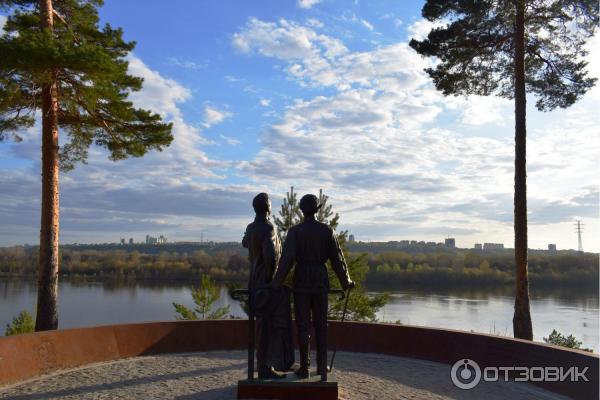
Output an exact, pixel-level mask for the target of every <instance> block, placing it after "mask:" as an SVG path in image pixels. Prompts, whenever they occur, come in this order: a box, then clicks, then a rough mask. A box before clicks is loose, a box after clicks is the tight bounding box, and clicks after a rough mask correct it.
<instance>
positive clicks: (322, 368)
mask: <svg viewBox="0 0 600 400" xmlns="http://www.w3.org/2000/svg"><path fill="white" fill-rule="evenodd" d="M327 372H329V368H328V367H327V354H321V352H318V353H317V375H321V380H322V381H326V380H327Z"/></svg>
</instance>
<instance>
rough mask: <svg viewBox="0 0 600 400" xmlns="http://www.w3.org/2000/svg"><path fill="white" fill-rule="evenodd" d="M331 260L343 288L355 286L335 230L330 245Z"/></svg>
mask: <svg viewBox="0 0 600 400" xmlns="http://www.w3.org/2000/svg"><path fill="white" fill-rule="evenodd" d="M329 260H330V261H331V266H332V267H333V271H334V272H335V274H336V275H337V277H338V279H339V280H340V284H341V285H342V288H344V290H345V289H347V288H348V287H354V282H353V281H352V279H350V274H349V273H348V265H347V264H346V259H345V258H344V253H343V252H342V249H341V247H340V244H339V242H338V240H337V237H336V236H335V233H334V232H333V230H332V231H331V245H330V247H329Z"/></svg>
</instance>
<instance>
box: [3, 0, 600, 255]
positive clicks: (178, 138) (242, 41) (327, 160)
mask: <svg viewBox="0 0 600 400" xmlns="http://www.w3.org/2000/svg"><path fill="white" fill-rule="evenodd" d="M141 5H142V2H139V1H136V0H106V1H105V5H104V6H103V7H102V8H101V10H100V15H101V19H102V22H103V23H104V22H109V23H110V24H111V25H112V26H116V27H122V28H123V30H124V32H125V38H126V39H127V40H135V41H136V42H137V46H136V48H135V50H134V51H133V52H132V54H131V55H130V57H129V70H130V73H131V74H133V75H136V76H140V77H143V78H144V88H143V89H142V90H141V91H140V92H136V93H133V94H132V95H131V99H132V101H133V102H134V104H135V105H136V106H138V107H142V108H145V109H150V110H153V111H154V112H157V113H159V114H161V115H162V116H163V117H164V118H165V119H166V120H168V121H171V122H173V134H174V137H175V139H174V141H173V143H172V144H171V146H170V147H169V148H167V149H165V150H164V151H162V152H153V153H149V154H147V155H146V156H145V157H143V158H134V159H128V160H124V161H118V162H113V161H110V160H108V158H107V155H108V154H107V152H106V151H105V150H103V149H102V148H99V147H92V148H91V151H90V157H89V160H88V163H87V164H85V165H83V164H80V165H78V166H77V167H76V168H75V170H73V171H71V172H67V173H64V174H62V175H61V178H60V179H61V181H60V185H61V187H60V195H61V198H60V205H61V217H60V221H61V243H90V242H94V243H102V242H118V241H119V239H120V238H130V237H132V238H134V240H135V241H136V242H139V241H143V240H144V238H145V235H146V234H150V235H153V236H158V235H164V236H166V237H167V238H168V240H169V241H199V240H200V238H201V237H203V238H204V240H215V241H224V240H240V239H241V237H242V235H243V232H244V229H245V226H246V224H247V223H248V222H250V221H251V220H252V218H253V210H252V207H251V202H252V198H253V196H254V195H256V194H257V193H259V192H263V191H264V192H267V193H269V194H270V195H271V197H272V199H273V209H274V212H275V213H277V212H278V210H279V207H280V205H281V202H282V199H283V197H284V196H285V194H286V192H287V191H288V190H289V188H290V186H294V188H295V190H296V191H297V192H298V193H299V194H300V195H303V194H305V193H318V191H319V189H323V191H324V193H326V194H327V195H328V196H329V198H330V199H329V202H330V204H332V205H333V208H334V211H336V212H338V213H339V214H340V229H347V230H349V231H350V233H352V234H354V235H355V237H356V239H357V240H363V241H387V240H403V239H412V240H425V241H436V242H441V241H443V240H444V238H446V237H454V238H456V242H457V246H459V247H472V246H473V244H474V243H483V242H495V243H504V244H505V246H507V247H513V225H512V223H513V174H514V168H513V163H514V117H513V112H514V106H513V103H512V102H511V101H509V100H506V99H501V98H498V97H477V96H471V97H468V98H465V97H453V96H452V97H444V96H443V95H442V94H441V93H439V92H437V91H436V90H435V88H434V87H433V85H432V83H431V80H430V79H429V78H428V76H427V74H426V73H425V72H424V71H423V69H424V68H426V67H428V66H431V65H433V63H434V62H435V61H434V60H431V59H426V58H423V57H421V56H419V55H418V54H417V53H416V52H414V51H413V50H412V49H411V48H410V47H409V46H408V41H409V40H410V38H411V37H415V38H423V37H424V36H425V35H426V34H427V32H428V31H429V30H430V29H431V27H432V24H431V23H430V22H427V21H425V20H423V19H422V18H421V17H420V9H421V7H422V2H419V1H402V2H399V1H396V0H377V1H368V2H367V1H365V0H355V1H347V0H285V1H283V0H268V1H267V0H265V1H260V2H249V1H233V0H221V1H218V2H216V1H211V2H205V1H194V2H192V1H184V0H172V1H170V2H168V5H167V3H165V2H164V1H159V0H147V1H144V2H143V7H142V6H141ZM5 19H6V18H5V17H3V16H0V26H2V25H3V24H4V21H5ZM589 48H590V54H589V56H588V61H589V63H590V64H589V70H590V73H591V75H593V76H596V77H600V39H599V37H598V36H597V37H594V38H592V39H591V40H590V42H589ZM534 102H535V99H534V98H528V110H527V113H528V114H527V118H528V121H527V122H528V207H529V210H528V213H529V247H530V248H547V245H548V244H549V243H555V244H556V245H557V247H558V248H559V249H571V248H575V249H576V248H577V235H576V233H575V227H574V222H575V220H577V219H580V220H582V221H583V224H584V231H583V246H584V249H585V250H587V251H596V252H597V251H599V250H600V218H599V186H600V178H599V177H600V174H599V172H600V168H599V161H598V160H599V158H598V154H600V135H599V128H598V127H599V126H600V117H599V116H598V110H599V109H600V108H599V105H600V87H596V88H594V89H593V90H591V91H590V92H588V93H587V94H586V95H585V96H584V97H583V98H582V99H581V100H580V101H579V102H578V103H576V104H575V105H574V106H572V107H570V108H568V109H566V110H560V109H559V110H555V111H553V112H550V113H542V112H539V111H537V110H535V108H534V107H533V104H534ZM20 134H21V136H22V137H23V141H22V142H20V143H13V142H3V143H0V202H1V204H2V207H1V208H0V246H6V245H16V244H24V243H29V244H35V243H37V241H38V240H39V239H38V235H39V222H40V212H39V208H40V200H39V199H40V193H41V182H40V146H41V139H40V134H41V128H40V125H39V124H36V126H34V127H33V128H31V129H28V130H25V131H23V132H20ZM60 140H61V143H65V142H66V140H67V136H66V134H65V133H64V132H61V139H60Z"/></svg>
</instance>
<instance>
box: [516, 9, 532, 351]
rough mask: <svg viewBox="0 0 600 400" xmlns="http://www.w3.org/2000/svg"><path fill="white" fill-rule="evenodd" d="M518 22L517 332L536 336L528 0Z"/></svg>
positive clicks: (518, 10) (522, 334)
mask: <svg viewBox="0 0 600 400" xmlns="http://www.w3.org/2000/svg"><path fill="white" fill-rule="evenodd" d="M515 3H516V7H517V10H516V21H515V22H516V24H515V266H516V277H515V283H516V293H515V314H514V317H513V331H514V336H515V337H516V338H520V339H528V340H532V339H533V331H532V328H531V314H530V312H529V279H528V277H527V169H526V161H527V160H526V142H527V140H526V138H527V135H526V98H525V1H524V0H517V1H515Z"/></svg>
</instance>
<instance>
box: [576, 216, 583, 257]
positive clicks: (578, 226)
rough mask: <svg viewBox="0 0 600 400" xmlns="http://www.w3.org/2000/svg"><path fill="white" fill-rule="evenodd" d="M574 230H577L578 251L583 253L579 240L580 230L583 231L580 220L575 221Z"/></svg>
mask: <svg viewBox="0 0 600 400" xmlns="http://www.w3.org/2000/svg"><path fill="white" fill-rule="evenodd" d="M575 232H577V243H578V245H579V252H580V253H583V243H582V242H581V232H583V224H582V223H581V220H580V219H578V220H576V221H575Z"/></svg>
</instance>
